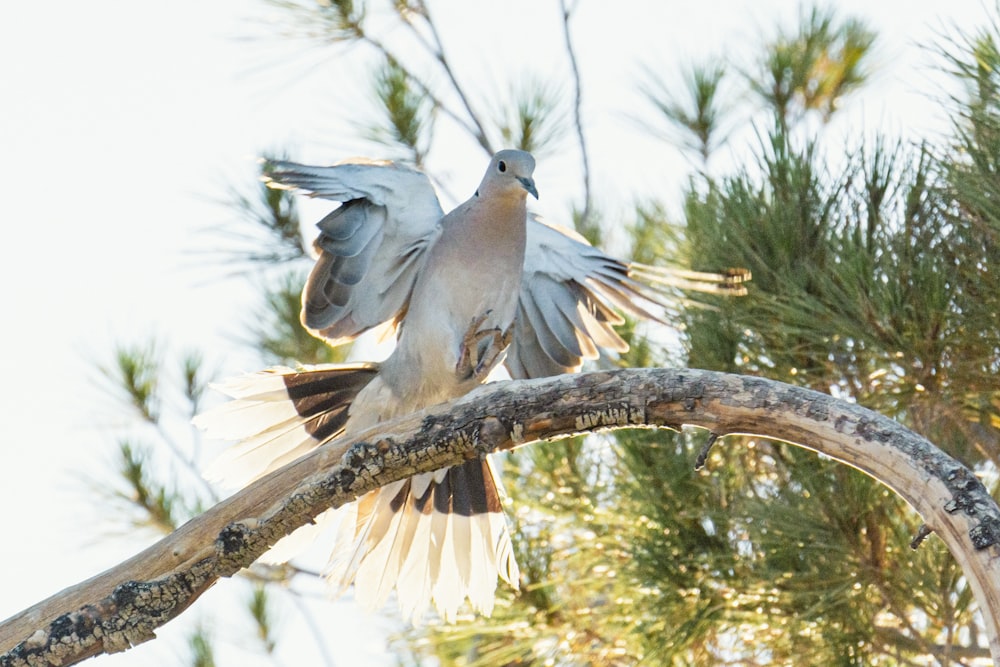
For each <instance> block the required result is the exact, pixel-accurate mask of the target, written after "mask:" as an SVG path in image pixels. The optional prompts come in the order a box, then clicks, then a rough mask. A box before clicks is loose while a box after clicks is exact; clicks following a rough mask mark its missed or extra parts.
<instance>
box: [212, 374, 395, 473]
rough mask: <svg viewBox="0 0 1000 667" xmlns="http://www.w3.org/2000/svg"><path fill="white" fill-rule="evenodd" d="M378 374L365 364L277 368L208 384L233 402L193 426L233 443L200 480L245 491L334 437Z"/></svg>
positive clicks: (214, 410)
mask: <svg viewBox="0 0 1000 667" xmlns="http://www.w3.org/2000/svg"><path fill="white" fill-rule="evenodd" d="M377 373H378V364H370V363H362V364H326V365H321V366H309V367H304V368H300V369H292V368H284V367H280V368H271V369H268V370H266V371H261V372H259V373H250V374H247V375H242V376H239V377H236V378H232V379H229V380H227V381H225V382H222V383H220V384H218V385H213V386H214V387H215V388H216V389H218V390H219V391H221V392H222V393H224V394H226V395H227V396H229V397H230V398H232V399H233V400H231V401H229V402H228V403H224V404H222V405H220V406H219V407H217V408H213V409H211V410H208V411H207V412H203V413H201V414H199V415H198V416H196V417H195V418H194V420H193V422H194V425H195V426H197V427H198V428H200V429H202V430H204V431H205V433H206V435H207V436H208V437H211V438H218V439H220V440H235V441H237V442H236V444H234V445H233V446H231V447H230V448H229V449H227V450H226V451H224V452H223V453H222V454H221V455H220V456H219V457H218V458H217V459H215V461H213V462H212V463H211V464H210V465H209V466H208V467H207V468H206V469H205V471H204V473H205V477H207V478H208V479H210V480H213V481H218V482H222V483H224V484H226V485H227V486H230V485H231V486H234V487H240V486H245V485H246V484H249V483H250V482H252V481H253V480H255V479H257V478H259V477H263V476H264V475H266V474H268V473H269V472H272V471H274V470H277V469H278V468H280V467H282V466H284V465H285V464H287V463H290V462H292V461H294V460H295V459H297V458H299V457H300V456H302V455H303V454H306V453H307V452H309V451H310V450H312V449H314V448H315V447H317V446H319V445H320V444H322V443H323V442H326V441H327V440H330V439H331V438H333V437H335V436H337V435H338V434H339V433H341V432H342V431H343V430H344V424H345V422H346V421H347V416H348V408H350V405H351V402H352V401H353V400H354V397H355V396H357V394H358V392H359V391H361V390H362V389H363V388H364V387H365V386H366V385H367V384H368V383H369V382H370V381H371V380H372V378H374V377H375V375H376V374H377Z"/></svg>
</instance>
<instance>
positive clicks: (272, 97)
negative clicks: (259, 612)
mask: <svg viewBox="0 0 1000 667" xmlns="http://www.w3.org/2000/svg"><path fill="white" fill-rule="evenodd" d="M836 4H837V7H838V8H839V10H840V11H841V12H842V13H848V12H851V13H855V14H858V15H860V16H862V17H865V18H867V19H868V20H869V21H870V22H871V24H872V25H873V26H874V27H875V28H877V29H878V30H879V31H880V34H881V47H880V50H879V52H878V56H877V64H878V66H879V70H878V71H877V76H876V79H875V84H874V85H873V86H872V87H871V88H870V90H869V91H868V92H867V93H865V94H864V95H862V96H860V97H859V98H857V100H855V102H854V103H853V104H852V105H851V108H850V109H849V113H848V114H847V115H846V120H845V121H842V122H843V123H844V128H843V129H844V130H845V131H854V130H857V129H859V128H861V127H865V128H868V129H871V128H874V127H876V126H879V125H885V126H888V127H890V128H892V129H893V130H894V131H896V132H899V133H901V134H904V135H905V136H907V137H908V138H910V139H915V140H919V139H920V138H922V137H924V136H927V135H928V133H932V134H933V133H934V132H938V131H940V130H941V126H940V115H939V112H938V111H937V109H936V107H935V106H934V104H933V102H932V99H933V98H935V97H939V96H940V95H941V94H942V91H940V90H937V89H935V88H934V86H935V85H936V82H937V81H939V77H938V76H937V75H936V74H935V73H934V72H933V71H932V70H930V69H929V66H928V65H929V63H930V62H931V58H930V56H929V54H928V53H927V51H926V50H925V49H924V48H923V47H926V46H928V45H930V43H931V42H932V41H933V40H934V38H935V35H937V34H939V33H940V29H941V26H942V25H943V24H950V23H952V22H953V23H954V24H956V25H958V26H960V27H962V28H964V29H966V30H971V29H974V28H975V27H976V26H978V25H982V21H983V17H984V16H986V15H987V10H986V9H985V8H984V4H988V3H981V2H979V0H965V1H958V2H951V3H941V2H939V1H937V0H909V1H906V2H895V1H894V2H881V3H875V2H870V0H840V1H839V2H837V3H836ZM946 5H947V6H948V9H946V10H945V9H942V7H945V6H946ZM607 6H608V5H607V4H606V3H600V2H596V1H594V0H582V2H581V3H580V12H579V14H578V16H577V20H576V22H575V23H574V26H573V27H574V39H575V43H576V46H577V49H578V52H579V53H578V55H579V59H580V67H581V70H582V71H583V73H584V77H585V78H584V85H585V86H586V88H585V90H584V95H585V96H586V106H585V109H584V113H585V115H586V122H587V124H588V131H589V132H590V134H589V138H590V140H591V143H590V146H591V150H592V160H593V162H594V171H595V187H596V188H597V196H598V200H599V202H598V203H599V205H600V206H601V207H602V209H603V211H604V212H605V213H606V214H608V216H609V217H614V216H615V215H616V214H619V213H623V212H624V211H626V210H627V208H628V206H629V202H630V201H631V200H632V198H634V197H637V196H644V197H649V196H653V195H658V196H659V197H660V198H661V199H664V200H666V201H668V202H670V201H671V200H672V201H674V202H676V195H677V192H678V187H679V182H680V178H681V176H682V175H683V169H684V165H685V163H684V161H683V159H682V158H681V157H680V156H679V154H678V153H677V151H676V150H674V149H672V148H671V147H670V146H668V145H666V144H664V143H660V142H657V141H651V140H650V139H649V138H648V137H644V136H643V135H642V133H640V132H639V131H637V129H636V127H635V125H633V124H631V123H630V121H629V120H627V114H628V113H630V112H631V111H632V108H631V107H633V106H634V103H635V101H636V99H637V98H636V96H635V91H634V87H633V85H632V84H633V83H634V82H635V80H636V78H637V75H638V74H639V71H638V70H639V68H638V66H639V65H642V64H646V65H649V66H652V67H654V68H659V69H661V70H662V71H664V72H666V73H673V72H674V71H676V69H677V67H678V65H679V64H681V63H685V62H691V61H697V60H700V59H702V58H704V57H706V56H710V55H715V54H728V55H730V56H736V57H738V55H739V54H741V53H746V52H747V51H748V50H749V49H751V48H752V47H753V46H754V45H755V44H757V43H758V37H759V35H760V33H761V31H764V32H766V33H768V34H770V31H771V26H772V25H773V24H774V21H775V19H776V18H778V17H781V18H782V20H784V21H785V23H786V25H787V24H789V23H790V22H791V21H792V20H793V19H794V17H795V15H796V13H797V8H798V3H797V2H795V1H793V0H759V1H756V2H751V1H749V0H746V1H743V2H739V1H736V0H701V1H700V2H697V3H691V2H657V1H654V0H647V1H643V2H633V3H622V4H619V5H616V7H628V8H629V10H628V11H625V12H622V13H619V14H608V13H607V11H606V9H605V8H606V7H607ZM442 7H447V8H448V9H447V12H446V11H444V10H443V9H441V8H442ZM432 8H437V18H438V19H439V20H440V24H441V32H442V35H443V38H444V40H445V42H446V46H447V47H448V48H449V49H450V52H451V53H452V54H463V56H462V58H461V59H456V62H458V63H459V64H458V70H459V76H460V77H461V78H462V79H463V80H464V81H466V82H468V83H469V85H470V86H471V87H472V88H473V90H474V91H475V92H484V93H496V92H497V91H502V90H504V89H506V87H507V83H506V82H507V81H509V80H512V79H517V78H518V77H520V76H524V75H525V74H533V75H534V76H536V77H537V78H540V79H542V80H544V79H546V78H548V77H550V76H553V75H557V74H558V73H559V72H562V71H565V64H564V63H563V62H562V61H561V60H560V59H561V57H562V50H561V48H562V32H561V27H560V24H559V22H558V3H557V2H546V3H543V2H537V1H532V0H517V1H510V2H505V3H441V2H435V3H433V4H432ZM268 18H271V19H273V18H274V14H272V13H269V12H268V11H267V10H266V9H265V8H264V5H263V3H261V2H246V1H238V0H216V1H215V2H200V1H198V0H175V1H174V2H156V3H145V2H144V3H137V2H127V1H125V0H93V1H92V2H89V3H81V2H67V1H65V0H56V1H55V2H7V3H4V4H3V6H2V8H0V62H3V66H2V67H0V215H2V220H0V224H2V233H0V278H2V283H0V284H2V285H3V286H4V287H3V293H2V297H0V298H2V307H3V311H2V312H3V315H2V320H0V321H2V329H0V331H2V338H0V342H2V345H0V350H2V351H3V353H4V354H5V355H6V356H5V358H4V359H3V361H2V362H0V363H2V367H3V368H4V370H5V371H6V372H5V377H6V378H7V380H6V381H5V382H4V383H3V385H2V388H0V447H2V448H3V454H2V456H3V459H2V461H3V462H2V465H0V520H2V521H3V524H4V538H3V544H4V546H3V548H2V549H0V619H2V618H6V617H7V616H9V615H11V614H13V613H16V612H17V611H19V610H20V609H22V608H23V607H25V606H28V605H30V604H31V603H34V602H36V601H38V600H40V599H41V598H43V597H45V596H47V595H49V594H51V593H54V592H56V591H57V590H59V589H60V588H62V587H64V586H67V585H70V584H73V583H76V582H77V581H79V580H81V579H83V578H85V577H87V576H90V575H92V574H95V573H96V572H98V571H100V570H103V569H105V568H107V567H109V566H111V565H113V564H114V563H116V562H118V561H119V560H121V559H122V558H124V557H126V556H129V555H131V554H133V553H135V552H136V551H137V550H139V548H141V546H143V545H144V544H145V543H146V542H144V541H143V538H142V536H138V537H135V536H133V537H131V538H124V537H109V536H108V534H107V532H106V530H107V525H106V524H105V523H104V522H103V519H102V518H101V517H102V509H101V507H100V506H98V505H96V504H94V503H93V502H92V501H93V498H94V496H93V495H92V494H88V493H87V489H86V486H85V484H84V483H82V482H81V481H80V475H81V474H89V475H91V476H99V474H100V471H102V470H104V469H105V468H104V462H106V461H107V460H108V459H109V458H110V457H111V456H112V452H113V447H114V440H113V439H112V438H111V437H110V435H109V432H108V428H109V427H111V426H114V425H116V424H117V423H119V422H120V417H119V416H116V415H115V414H114V413H113V412H111V411H110V406H111V405H112V404H111V403H110V401H109V400H108V399H107V397H106V396H105V395H104V394H102V392H101V391H100V389H99V388H98V386H97V383H96V382H95V380H96V379H97V375H96V373H95V372H94V370H93V362H94V360H95V359H96V360H105V359H108V355H109V353H110V350H111V348H112V344H113V342H115V341H141V340H144V339H145V338H146V337H148V336H149V335H156V336H158V337H160V338H161V339H163V340H166V341H169V342H170V349H171V350H179V349H186V348H188V347H196V348H199V349H202V350H204V351H205V354H206V357H207V358H208V359H210V360H211V362H212V365H213V366H214V367H221V368H223V369H226V370H228V371H230V372H233V371H236V370H253V365H255V364H256V363H257V362H256V361H255V359H254V356H253V355H252V354H250V353H249V352H246V351H241V350H240V349H239V348H238V347H237V346H234V345H233V340H234V338H236V337H237V336H238V335H239V333H240V327H241V326H242V325H244V324H245V323H246V322H247V318H248V315H247V311H248V309H249V308H251V307H253V306H255V305H256V302H255V300H254V296H253V294H252V293H251V292H250V291H249V290H248V289H247V287H246V286H245V284H244V283H242V282H238V281H225V280H214V279H213V280H207V281H206V278H209V277H212V276H218V275H221V273H222V272H221V271H219V272H218V273H213V272H212V270H211V267H209V269H208V270H193V269H192V268H191V267H192V265H193V263H194V262H195V261H196V259H197V258H196V256H195V255H194V254H193V253H194V252H195V251H197V250H199V249H204V248H200V245H201V244H203V243H204V238H205V236H204V234H203V230H204V229H205V228H208V227H212V226H215V225H219V224H220V223H222V222H225V221H227V220H230V219H231V217H232V216H231V214H230V212H229V210H228V209H226V208H225V207H224V206H221V205H219V204H218V203H215V202H214V201H213V198H214V199H218V198H222V196H223V192H222V188H223V187H224V186H225V185H227V184H229V183H231V182H237V181H239V180H241V179H242V180H243V181H247V180H249V179H251V178H252V177H253V174H254V169H255V166H254V162H253V157H254V156H255V155H257V154H259V153H260V152H262V151H266V150H269V149H275V148H281V147H289V148H290V149H291V150H292V151H293V155H294V157H296V158H297V159H302V160H304V161H310V160H311V161H318V162H332V161H335V160H339V159H342V158H344V157H348V156H351V155H357V154H361V153H365V154H368V155H370V156H371V157H381V155H380V154H378V153H377V152H375V150H373V149H372V148H370V147H367V145H366V144H365V143H364V142H363V141H362V140H361V139H360V138H359V137H358V136H357V134H356V132H355V131H354V130H353V129H352V126H351V125H350V124H348V123H346V122H344V120H343V119H344V118H345V117H350V115H351V112H352V110H353V109H355V108H357V107H358V106H359V105H361V104H365V103H366V102H364V101H362V100H361V99H360V96H361V94H362V92H363V91H364V87H363V82H364V81H365V73H366V70H365V69H364V68H363V67H361V66H360V62H361V61H360V60H359V59H358V57H357V55H356V54H352V53H351V52H348V51H345V50H344V49H342V48H327V49H326V50H323V49H318V48H308V49H307V48H306V47H305V46H304V45H303V44H302V43H300V42H289V41H287V40H280V39H278V38H277V37H273V38H270V37H269V38H264V39H246V37H248V36H251V35H257V36H262V35H277V28H276V29H274V30H271V29H270V28H269V27H268V26H267V21H266V20H267V19H268ZM260 19H264V22H263V23H262V22H261V21H260ZM463 26H472V27H473V29H468V28H466V27H463ZM390 38H392V36H391V35H390ZM431 164H432V166H433V167H435V168H437V170H438V172H439V173H442V172H444V173H446V174H448V175H450V177H451V180H450V182H449V184H448V185H449V192H451V193H454V194H455V195H456V196H461V197H464V196H465V195H466V194H468V193H469V192H471V190H472V189H473V188H474V187H475V184H476V183H477V182H478V180H479V178H480V175H481V170H482V166H483V164H485V156H484V155H483V154H482V153H481V152H479V151H478V150H477V149H476V148H475V147H474V146H472V145H471V144H469V143H468V142H467V141H462V140H456V139H451V140H449V139H448V137H447V135H445V136H444V141H443V143H442V145H441V146H440V147H439V148H438V149H437V150H436V152H434V153H433V154H432V160H431ZM577 165H578V158H577V155H576V153H575V148H574V146H573V144H572V143H569V144H567V147H566V150H564V151H562V153H561V154H560V155H559V156H558V157H555V158H552V159H550V160H547V161H545V162H541V163H540V164H539V168H538V171H537V173H536V177H537V182H538V184H539V189H540V190H541V194H542V198H541V201H540V202H539V203H538V208H539V209H540V210H541V212H543V213H545V214H547V215H548V217H550V218H552V219H554V220H557V221H558V220H559V218H560V217H561V215H562V214H563V212H564V211H565V210H566V208H567V207H566V204H567V202H569V201H571V200H572V199H573V198H574V197H577V196H578V195H579V192H578V190H577V189H576V183H578V167H577ZM449 203H453V202H449ZM308 222H312V221H311V220H310V221H308ZM104 479H107V477H106V476H105V477H104ZM236 588H237V585H235V584H233V583H232V582H228V581H226V582H221V583H220V584H219V585H217V586H216V587H215V589H214V590H213V591H212V593H210V596H211V597H213V598H216V600H217V601H216V602H214V603H213V602H210V601H209V600H208V599H205V600H202V601H201V602H199V603H198V604H197V605H196V607H195V609H194V610H193V611H189V612H188V613H187V617H188V618H189V619H195V618H197V617H198V615H199V608H201V607H202V606H208V605H209V604H227V603H226V602H225V600H222V598H224V597H225V596H226V595H229V597H230V598H232V595H231V592H232V591H233V590H234V589H236ZM240 594H242V593H240ZM220 600H221V601H220ZM338 609H339V611H337V612H335V613H337V614H339V615H338V616H336V617H332V616H331V617H330V618H324V623H329V632H330V636H331V637H333V638H336V639H338V640H342V641H339V643H340V644H348V645H351V646H352V649H351V652H350V653H349V654H348V655H350V656H357V655H359V654H369V653H372V652H373V653H375V654H378V653H383V652H384V649H383V647H382V646H381V644H380V639H379V637H380V635H379V634H378V633H377V632H372V633H367V634H365V633H364V632H363V631H362V630H359V629H358V628H359V627H361V626H367V625H368V624H369V622H370V619H367V617H363V616H361V615H359V614H357V613H356V612H355V611H354V610H353V609H352V608H351V607H350V605H346V604H341V605H339V606H338ZM286 611H287V617H286V623H285V625H286V626H288V629H289V631H290V632H291V631H296V632H298V630H296V629H295V628H294V627H293V626H296V624H298V623H299V621H298V620H297V617H296V616H295V614H294V612H293V611H291V610H290V609H286ZM172 625H178V624H172ZM181 629H183V625H182V624H181ZM217 629H218V630H219V635H220V638H222V639H229V640H230V642H229V643H227V642H223V646H220V648H221V649H222V651H223V653H222V658H223V662H222V664H223V665H226V664H236V662H237V661H241V662H243V663H247V664H254V658H253V655H252V653H247V652H244V651H241V650H240V649H239V648H238V647H236V646H235V645H234V644H235V643H237V642H239V641H240V640H241V639H242V636H243V635H242V634H241V632H242V631H239V630H237V629H232V628H226V627H222V628H217ZM179 632H180V630H177V629H174V628H172V627H168V628H167V629H165V630H164V631H163V632H162V634H163V635H164V636H171V635H173V636H176V635H177V634H178V633H179ZM359 633H360V634H359ZM302 641H303V642H304V643H308V640H302ZM288 643H293V642H291V641H289V642H288ZM184 655H185V649H184V648H183V646H180V645H178V644H177V643H176V642H174V643H172V644H171V643H169V642H153V643H151V644H147V645H144V646H143V647H141V648H139V649H136V650H133V651H130V652H128V653H126V654H124V655H120V656H114V657H111V658H108V657H104V658H100V660H101V662H102V664H109V665H111V664H135V665H139V664H166V663H170V664H177V663H180V662H182V661H183V660H182V657H183V656H184ZM284 655H286V659H288V656H292V655H293V654H292V653H286V654H284ZM307 655H310V654H307ZM334 657H335V658H336V657H338V656H337V655H335V656H334ZM369 657H370V656H369ZM307 660H308V661H310V662H311V661H312V660H313V658H312V657H310V658H307ZM385 660H386V663H385V664H391V662H390V661H389V659H388V658H386V659H385ZM347 662H348V658H347V657H342V659H341V661H340V663H339V664H345V663H347Z"/></svg>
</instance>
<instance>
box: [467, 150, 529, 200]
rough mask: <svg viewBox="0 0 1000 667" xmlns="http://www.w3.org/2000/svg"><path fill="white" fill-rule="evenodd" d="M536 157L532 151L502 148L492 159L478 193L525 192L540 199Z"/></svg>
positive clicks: (521, 193)
mask: <svg viewBox="0 0 1000 667" xmlns="http://www.w3.org/2000/svg"><path fill="white" fill-rule="evenodd" d="M534 171H535V158H533V157H532V156H531V153H528V152H525V151H518V150H513V149H507V150H502V151H500V152H499V153H497V154H496V155H494V156H493V159H491V160H490V166H489V167H487V169H486V175H484V176H483V182H482V183H480V184H479V189H478V190H477V191H476V194H481V195H485V194H490V195H499V194H514V193H517V194H520V195H522V196H524V194H523V193H524V192H527V193H529V194H531V196H533V197H534V198H535V199H538V190H537V189H536V188H535V179H534V178H532V174H533V173H534Z"/></svg>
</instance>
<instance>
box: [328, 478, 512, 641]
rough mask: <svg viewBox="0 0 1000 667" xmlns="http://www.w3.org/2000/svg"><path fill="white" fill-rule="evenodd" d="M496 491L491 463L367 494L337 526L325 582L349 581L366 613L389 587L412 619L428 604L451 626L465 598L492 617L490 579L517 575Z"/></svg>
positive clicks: (342, 587) (493, 581) (340, 584)
mask: <svg viewBox="0 0 1000 667" xmlns="http://www.w3.org/2000/svg"><path fill="white" fill-rule="evenodd" d="M500 493H501V491H500V488H499V486H498V484H497V483H496V481H495V478H494V471H493V468H492V466H491V465H490V463H489V462H488V460H487V461H481V460H478V459H476V460H472V461H468V462H467V463H465V464H463V465H460V466H456V467H453V468H448V469H446V470H444V471H436V472H434V473H426V474H421V475H415V476H414V477H413V478H412V479H410V480H407V481H405V482H403V483H397V484H396V485H390V486H388V487H385V488H383V489H380V490H378V491H373V492H372V493H370V494H368V495H366V496H364V497H363V498H361V499H360V500H359V502H358V508H357V510H356V511H355V514H353V515H352V516H351V517H349V518H348V519H347V520H345V523H344V524H342V527H341V533H340V535H339V536H338V540H337V545H338V546H337V549H336V551H335V552H334V554H333V556H332V557H331V561H330V566H329V568H328V571H327V576H328V578H329V579H330V582H331V584H333V586H334V587H335V588H338V589H340V590H345V589H346V588H347V587H348V586H350V584H351V583H352V582H353V583H354V584H355V593H354V594H355V599H356V600H358V601H359V602H360V603H361V604H363V605H364V606H366V607H369V608H378V607H380V606H381V605H382V604H383V603H384V602H385V600H386V599H387V597H388V595H389V593H390V591H391V590H392V588H393V586H395V588H396V592H397V600H398V603H399V607H400V610H401V611H402V613H403V614H404V616H405V617H407V618H412V619H414V620H416V617H417V616H419V614H421V613H422V612H423V610H424V609H425V608H426V607H428V606H429V605H430V604H431V603H433V604H434V606H435V607H436V608H437V610H438V612H439V613H440V614H441V615H442V616H443V617H444V618H445V619H446V620H448V621H453V620H455V618H456V616H457V614H458V611H459V610H460V608H461V606H462V604H463V602H464V601H465V600H466V599H467V598H468V600H469V602H470V604H471V605H472V607H473V609H475V610H476V611H478V612H480V613H483V614H489V613H491V612H492V610H493V602H494V595H495V593H496V585H497V576H498V575H499V576H500V577H502V578H503V579H504V580H506V581H508V582H511V583H512V584H513V585H515V586H516V585H517V578H518V573H517V564H516V563H515V562H514V559H513V548H512V545H511V541H510V534H509V532H508V531H507V524H506V518H505V517H504V515H503V510H502V502H501V498H500Z"/></svg>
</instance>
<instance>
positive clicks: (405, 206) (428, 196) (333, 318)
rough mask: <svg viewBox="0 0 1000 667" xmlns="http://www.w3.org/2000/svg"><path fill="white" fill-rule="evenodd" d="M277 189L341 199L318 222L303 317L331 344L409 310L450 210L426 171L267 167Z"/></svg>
mask: <svg viewBox="0 0 1000 667" xmlns="http://www.w3.org/2000/svg"><path fill="white" fill-rule="evenodd" d="M265 173H266V174H267V180H268V184H269V185H270V186H271V187H278V188H285V189H298V190H301V191H303V192H304V193H305V194H307V195H308V196H310V197H319V198H322V199H330V200H333V201H338V202H342V204H341V206H340V207H338V208H337V209H335V210H334V211H333V212H332V213H330V214H329V215H327V216H326V217H325V218H323V219H322V220H320V222H319V223H317V227H319V230H320V233H319V236H318V237H317V239H316V241H315V244H314V246H315V249H316V251H317V253H318V255H319V257H318V259H317V261H316V265H315V266H314V267H313V270H312V273H311V274H310V275H309V279H308V281H307V282H306V286H305V289H304V290H303V293H302V322H303V324H304V325H305V326H306V327H307V328H308V329H309V330H310V331H311V332H313V334H314V335H317V336H320V337H322V338H325V339H326V340H327V341H328V342H330V343H331V344H332V345H338V344H341V343H346V342H348V341H350V340H353V339H354V338H356V337H357V336H358V335H360V334H361V333H363V332H364V331H367V330H368V329H371V328H374V327H377V326H379V325H380V324H383V323H390V324H391V325H392V326H395V325H396V324H398V322H399V320H400V319H401V318H402V316H403V314H404V313H405V311H406V307H407V302H408V299H409V296H410V291H411V289H412V287H413V282H414V280H415V278H416V275H417V272H418V271H419V267H420V264H421V261H422V259H423V256H424V250H425V248H426V247H427V245H428V243H429V241H430V239H432V238H433V236H434V234H436V233H437V230H438V223H439V222H440V221H441V218H442V216H443V212H442V210H441V204H440V203H439V202H438V198H437V194H436V193H435V191H434V187H433V186H432V185H431V182H430V180H429V179H428V178H427V176H426V175H424V174H423V173H421V172H419V171H416V170H414V169H410V168H408V167H404V166H402V165H398V164H394V163H391V162H374V161H363V160H353V161H348V162H342V163H339V164H336V165H334V166H331V167H312V166H308V165H303V164H298V163H295V162H288V161H284V160H274V161H270V162H268V163H267V165H266V169H265Z"/></svg>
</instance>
